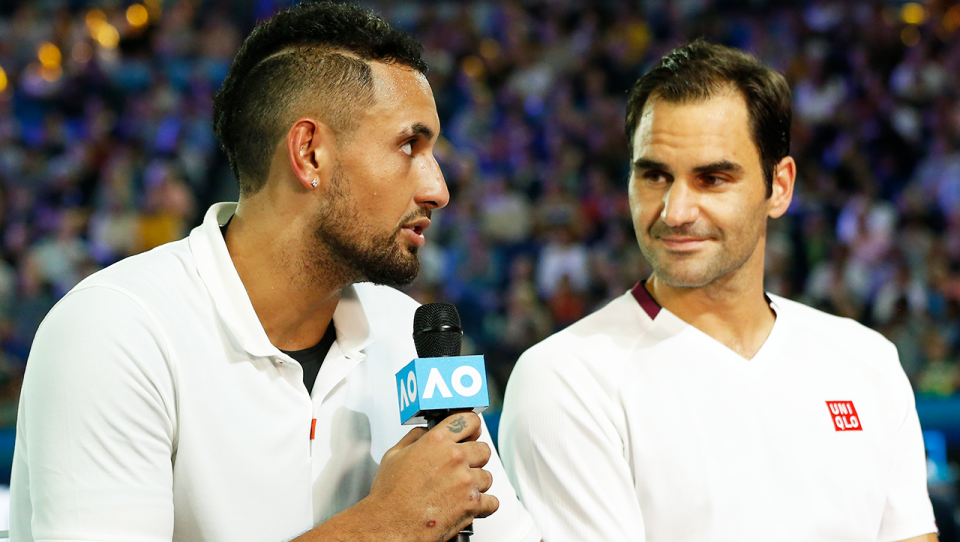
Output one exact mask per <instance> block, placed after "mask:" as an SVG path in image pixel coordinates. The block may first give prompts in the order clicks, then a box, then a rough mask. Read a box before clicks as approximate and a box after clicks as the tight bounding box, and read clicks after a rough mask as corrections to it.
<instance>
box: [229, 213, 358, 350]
mask: <svg viewBox="0 0 960 542" xmlns="http://www.w3.org/2000/svg"><path fill="white" fill-rule="evenodd" d="M244 207H245V208H244ZM303 231H305V230H304V229H303V225H302V224H300V223H298V222H297V221H296V220H288V219H286V218H285V217H277V216H271V215H269V214H267V213H263V212H258V210H257V209H256V208H255V207H253V206H242V205H241V206H238V208H237V214H236V215H234V217H233V219H232V220H231V221H230V225H229V227H228V228H227V231H226V235H225V241H226V244H227V250H228V251H229V253H230V257H231V259H232V260H233V264H234V267H236V269H237V274H238V275H239V276H240V280H241V282H243V286H244V288H245V289H246V290H247V295H249V296H250V302H251V303H252V304H253V308H254V310H255V311H256V313H257V318H259V320H260V323H261V325H262V326H263V329H264V331H266V333H267V337H268V338H269V339H270V342H271V343H273V345H274V346H276V347H277V348H279V349H281V350H302V349H304V348H309V347H311V346H314V345H315V344H317V343H318V342H319V341H320V339H321V338H323V334H324V332H325V331H326V329H327V326H328V325H329V324H330V321H331V320H332V319H333V313H334V311H335V310H336V308H337V303H338V302H339V300H340V292H341V290H342V289H343V287H344V286H345V285H344V284H341V283H334V282H333V281H332V280H329V279H332V278H334V277H333V275H336V274H331V273H324V272H323V271H322V270H321V269H316V268H315V267H316V265H315V264H311V263H309V262H308V261H307V259H305V258H304V254H305V247H304V243H305V237H306V236H304V235H303ZM325 279H326V280H325Z"/></svg>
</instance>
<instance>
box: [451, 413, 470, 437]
mask: <svg viewBox="0 0 960 542" xmlns="http://www.w3.org/2000/svg"><path fill="white" fill-rule="evenodd" d="M466 427H467V420H465V419H463V416H459V417H457V419H456V420H453V421H452V422H450V425H448V426H447V429H449V430H450V432H451V433H460V432H461V431H463V430H464V429H465V428H466Z"/></svg>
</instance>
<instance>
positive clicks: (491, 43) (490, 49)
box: [480, 38, 500, 60]
mask: <svg viewBox="0 0 960 542" xmlns="http://www.w3.org/2000/svg"><path fill="white" fill-rule="evenodd" d="M480 54H481V55H483V58H486V59H487V60H493V59H494V58H497V56H499V55H500V44H499V43H498V42H497V40H495V39H493V38H486V39H484V40H483V41H481V42H480Z"/></svg>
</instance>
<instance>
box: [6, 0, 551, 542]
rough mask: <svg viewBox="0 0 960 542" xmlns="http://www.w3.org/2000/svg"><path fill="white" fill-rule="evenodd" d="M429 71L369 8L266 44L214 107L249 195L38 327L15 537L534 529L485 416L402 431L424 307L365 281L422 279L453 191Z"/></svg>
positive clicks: (25, 403)
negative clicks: (440, 159)
mask: <svg viewBox="0 0 960 542" xmlns="http://www.w3.org/2000/svg"><path fill="white" fill-rule="evenodd" d="M424 69H425V65H424V63H423V61H422V59H421V47H420V45H419V44H418V43H417V42H416V41H415V40H413V39H412V38H410V37H409V36H407V35H406V34H404V33H402V32H400V31H398V30H395V29H393V28H391V27H390V26H389V25H388V24H387V23H386V22H384V21H383V20H382V19H380V18H379V17H377V16H375V15H373V14H372V13H370V12H368V11H366V10H363V9H360V8H357V7H353V6H346V5H334V4H330V3H322V4H301V5H300V6H297V7H295V8H293V9H290V10H288V11H285V12H283V13H280V14H278V15H277V16H276V17H274V18H273V19H271V20H270V21H267V22H266V23H264V24H262V25H260V26H258V27H257V28H256V29H255V30H254V31H253V33H252V34H251V35H250V37H249V38H248V39H247V40H246V41H245V42H244V45H243V47H242V48H241V50H240V52H239V53H238V55H237V58H236V60H235V62H234V64H233V66H232V67H231V70H230V73H229V74H228V76H227V79H226V81H225V82H224V84H223V88H222V90H221V91H220V92H219V93H218V95H217V96H216V98H215V111H214V122H215V128H216V131H217V134H218V136H219V137H220V139H221V142H222V144H223V147H224V149H225V151H226V153H227V155H228V157H229V159H230V163H231V165H232V166H233V168H234V171H235V172H236V174H237V177H238V180H239V183H240V187H241V190H240V192H241V195H240V201H239V203H237V204H217V205H214V206H213V207H211V209H210V210H209V211H208V212H207V214H206V217H205V218H204V221H203V224H202V225H201V226H199V227H198V228H196V229H195V230H194V231H193V232H192V233H191V234H190V236H189V237H188V238H187V239H184V240H181V241H178V242H175V243H170V244H168V245H164V246H162V247H159V248H157V249H155V250H153V251H150V252H148V253H145V254H141V255H138V256H134V257H131V258H128V259H126V260H124V261H122V262H119V263H118V264H116V265H114V266H111V267H109V268H107V269H105V270H103V271H101V272H99V273H97V274H95V275H93V276H91V277H89V278H88V279H86V280H84V281H83V282H81V283H80V284H79V285H78V286H77V287H76V288H74V289H73V290H72V291H71V292H69V293H68V294H67V295H66V296H65V297H64V298H63V299H62V300H61V301H60V303H58V304H57V306H56V307H55V308H54V309H53V310H52V311H51V312H50V314H49V315H48V316H47V317H46V319H45V320H44V323H43V324H42V326H41V328H40V330H39V332H38V333H37V336H36V339H35V342H34V345H33V348H32V351H31V354H30V359H29V364H28V369H27V371H26V375H25V378H24V384H23V392H22V398H21V403H20V411H19V418H18V427H17V444H16V452H15V458H14V466H13V474H12V486H13V487H12V507H11V514H12V525H11V533H12V539H13V540H15V541H31V540H48V541H54V540H62V541H66V540H104V541H105V540H124V541H127V540H131V541H132V540H143V541H147V540H149V541H171V540H177V541H181V540H182V541H202V540H224V541H227V540H228V541H231V542H235V541H243V540H249V541H251V542H253V541H257V542H268V541H280V540H289V539H291V538H293V537H297V538H296V540H302V541H305V542H306V541H311V540H316V541H325V540H331V541H334V540H335V541H341V540H348V541H367V540H371V541H373V540H377V541H380V540H397V541H400V540H403V541H430V542H434V541H437V540H449V539H451V538H452V537H454V536H456V533H457V531H458V530H459V529H460V528H462V527H464V526H465V525H467V524H468V523H470V522H471V521H472V520H473V519H474V518H484V519H477V521H476V522H475V530H476V535H475V537H474V540H476V541H477V542H480V541H488V542H494V541H496V542H500V541H516V542H533V541H536V540H539V535H538V533H537V531H536V528H535V527H534V526H533V523H532V520H531V518H530V516H529V515H528V514H527V513H526V511H525V510H524V509H523V508H522V506H520V504H519V502H518V501H517V500H516V496H515V494H514V492H513V489H512V488H511V487H510V485H509V482H508V481H507V480H506V479H505V475H504V474H503V470H502V466H501V465H500V462H499V459H498V458H497V457H496V455H495V454H492V446H491V445H490V440H489V437H488V436H487V435H486V434H482V433H485V432H483V422H482V420H481V418H480V417H478V416H477V415H475V414H473V413H461V414H454V415H453V416H450V417H449V418H447V419H446V420H445V421H443V422H441V423H440V424H439V425H437V427H435V428H434V429H432V430H430V431H426V429H424V428H417V429H414V430H412V431H409V432H408V431H407V430H406V429H405V428H403V426H401V425H400V418H399V408H398V403H397V396H396V389H395V387H394V374H395V373H396V372H397V371H398V370H399V369H400V368H402V367H403V366H404V365H405V364H407V363H408V362H409V361H410V360H411V359H412V358H414V357H416V352H415V348H414V345H413V341H412V339H411V337H410V334H411V330H412V317H413V313H414V310H415V309H416V306H417V304H416V302H415V301H413V300H412V299H410V298H409V297H407V296H405V295H404V294H402V293H400V292H398V291H397V290H394V289H392V288H389V287H385V286H377V285H374V284H358V283H360V282H373V283H375V284H380V285H397V284H404V283H406V282H409V281H410V280H412V279H413V278H414V277H415V276H416V274H417V271H418V267H419V263H418V260H417V249H418V248H419V247H420V246H423V244H424V242H425V240H424V236H423V233H424V230H426V229H427V227H428V226H429V225H430V215H431V211H432V210H434V209H438V208H440V207H443V206H444V205H446V203H447V200H448V197H449V196H448V192H447V187H446V184H445V183H444V179H443V176H442V174H441V172H440V168H439V166H438V164H437V162H436V160H435V158H434V156H433V147H434V144H435V143H436V141H437V137H438V135H439V132H440V126H439V120H438V117H437V111H436V105H435V103H434V99H433V95H432V91H431V89H430V85H429V84H428V83H427V80H426V78H425V77H424V75H423V71H424ZM484 467H485V470H484ZM495 511H496V514H494V512H495ZM491 514H493V515H491ZM486 516H490V517H489V518H486ZM301 534H302V536H298V535H301Z"/></svg>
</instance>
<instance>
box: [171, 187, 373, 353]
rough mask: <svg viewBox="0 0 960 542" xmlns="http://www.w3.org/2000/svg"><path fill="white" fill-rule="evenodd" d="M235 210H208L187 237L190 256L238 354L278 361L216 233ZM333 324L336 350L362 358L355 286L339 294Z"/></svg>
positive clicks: (365, 339)
mask: <svg viewBox="0 0 960 542" xmlns="http://www.w3.org/2000/svg"><path fill="white" fill-rule="evenodd" d="M236 210H237V204H236V203H217V204H214V205H212V206H211V207H210V209H208V210H207V213H206V215H204V217H203V223H202V224H201V225H200V226H197V227H196V228H194V230H193V231H192V232H190V237H189V243H190V250H191V251H192V252H193V256H194V258H195V259H196V262H197V271H198V273H199V274H200V279H201V280H202V281H203V283H204V284H205V285H206V287H207V291H208V292H210V297H211V298H213V304H214V307H215V308H216V311H217V314H218V315H219V316H220V319H221V320H222V321H223V322H224V324H225V325H226V327H227V329H228V330H229V331H230V332H231V333H232V334H233V336H234V338H235V340H236V341H237V343H238V344H239V345H240V346H241V348H243V349H244V350H245V351H246V352H247V353H249V354H250V355H252V356H256V357H272V356H278V355H281V353H280V350H279V349H278V348H277V347H276V346H274V345H273V343H271V342H270V339H269V338H268V337H267V332H266V331H264V329H263V325H262V324H261V323H260V319H259V318H258V317H257V313H256V311H255V310H254V309H253V303H252V302H251V301H250V296H249V295H247V290H246V288H244V286H243V282H242V281H241V280H240V275H238V274H237V269H236V267H234V265H233V259H232V258H231V257H230V252H229V251H227V244H226V242H224V239H223V234H222V233H221V232H220V226H222V225H224V224H226V223H227V222H228V221H229V220H230V218H231V217H232V216H233V214H234V213H235V212H236ZM333 324H334V327H335V328H336V330H337V343H338V345H339V346H340V349H341V350H343V352H344V353H345V354H346V355H347V356H348V357H362V353H361V351H362V350H363V348H364V347H366V346H367V345H369V344H370V343H371V342H373V339H372V337H371V334H370V326H369V323H368V321H367V317H366V314H365V313H364V310H363V305H362V303H361V302H360V296H359V295H357V292H356V289H355V288H354V287H353V286H347V287H346V288H344V289H343V290H342V291H341V294H340V302H339V303H338V304H337V308H336V310H335V311H334V314H333Z"/></svg>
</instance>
